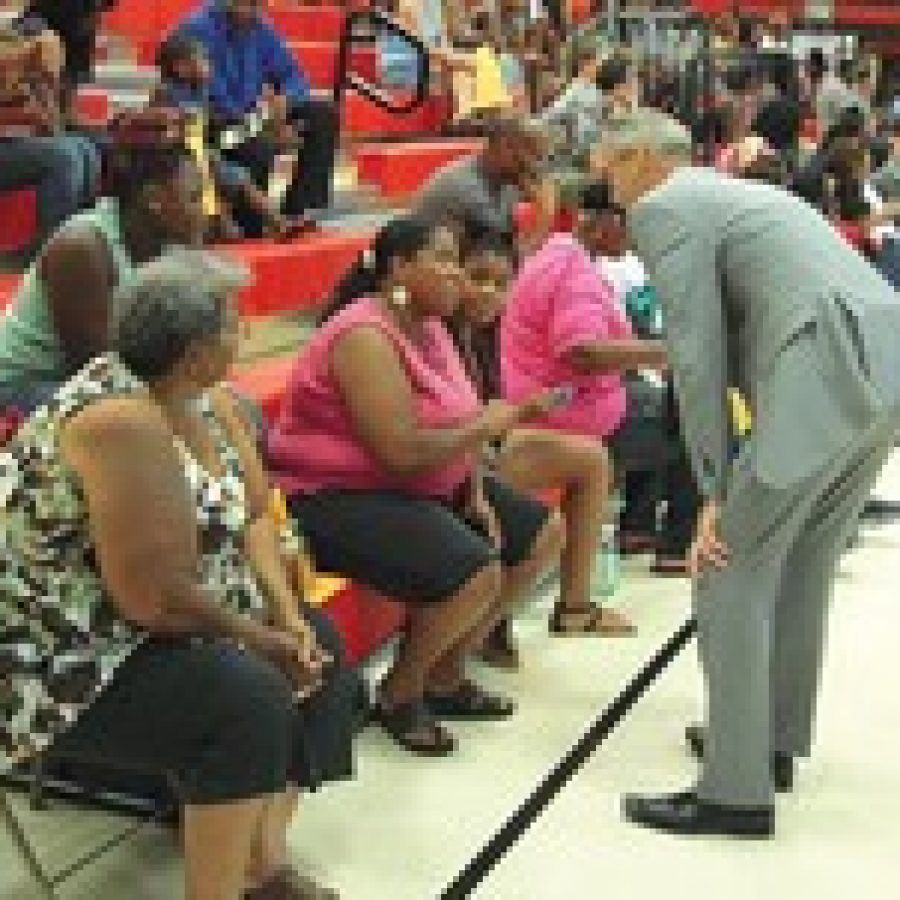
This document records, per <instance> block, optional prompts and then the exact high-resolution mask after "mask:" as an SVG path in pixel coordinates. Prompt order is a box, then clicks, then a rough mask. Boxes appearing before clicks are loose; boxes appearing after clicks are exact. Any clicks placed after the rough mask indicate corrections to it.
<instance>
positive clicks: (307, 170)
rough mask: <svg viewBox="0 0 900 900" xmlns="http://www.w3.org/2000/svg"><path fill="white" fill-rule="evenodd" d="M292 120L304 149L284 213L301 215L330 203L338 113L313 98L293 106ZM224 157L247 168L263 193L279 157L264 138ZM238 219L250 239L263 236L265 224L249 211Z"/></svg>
mask: <svg viewBox="0 0 900 900" xmlns="http://www.w3.org/2000/svg"><path fill="white" fill-rule="evenodd" d="M290 120H291V122H292V123H293V124H294V125H295V126H296V127H297V130H298V132H299V134H300V136H301V138H302V141H303V145H302V147H301V148H300V155H299V160H298V163H299V164H298V167H297V176H296V178H294V181H293V183H292V184H291V186H290V188H289V189H288V192H287V196H286V197H285V201H284V212H285V213H287V214H288V215H299V214H301V213H302V212H304V211H305V210H308V209H325V208H326V207H327V206H328V204H329V203H330V202H331V182H332V178H333V175H334V160H335V154H336V152H337V139H338V127H339V120H338V112H337V110H336V109H335V106H334V104H333V103H332V102H331V101H330V100H318V99H314V98H311V99H308V100H303V101H295V102H294V103H293V104H292V105H291V109H290ZM223 155H224V156H225V157H226V158H227V159H229V160H231V161H233V162H236V163H238V165H241V166H243V167H244V168H246V169H247V171H248V172H249V173H250V175H251V177H252V178H253V180H254V182H255V183H256V184H257V186H258V187H260V188H261V189H262V190H265V189H266V188H267V186H268V183H269V175H270V174H271V172H272V164H273V162H274V161H275V157H276V155H277V148H276V147H275V145H274V144H273V143H272V142H271V141H270V140H268V139H266V138H265V137H256V138H252V139H250V140H249V141H246V142H245V143H243V144H241V146H239V147H235V148H234V149H232V150H228V151H226V152H225V153H224V154H223ZM235 216H236V218H237V220H238V224H239V225H240V226H241V228H242V229H243V230H244V231H245V233H247V234H248V235H250V236H256V235H258V234H259V233H260V232H261V230H262V222H261V221H260V219H259V217H258V216H257V215H256V214H254V213H253V212H251V211H250V210H247V209H243V208H240V207H238V208H237V209H236V210H235Z"/></svg>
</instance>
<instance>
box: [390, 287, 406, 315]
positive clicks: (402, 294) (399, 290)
mask: <svg viewBox="0 0 900 900" xmlns="http://www.w3.org/2000/svg"><path fill="white" fill-rule="evenodd" d="M408 303H409V291H408V290H407V289H406V288H405V287H404V286H403V285H402V284H398V285H396V286H395V287H394V289H393V290H392V291H391V306H396V307H397V308H398V309H402V308H403V307H404V306H406V305H407V304H408Z"/></svg>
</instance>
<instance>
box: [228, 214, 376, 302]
mask: <svg viewBox="0 0 900 900" xmlns="http://www.w3.org/2000/svg"><path fill="white" fill-rule="evenodd" d="M372 237H373V233H372V232H371V231H332V232H322V233H320V234H314V235H309V236H304V237H301V238H298V239H297V240H294V241H289V242H278V241H267V240H259V241H245V242H242V243H240V244H229V245H227V246H226V247H224V248H223V249H224V251H225V252H226V253H229V254H231V255H233V256H236V257H238V258H239V259H241V260H243V261H244V262H245V263H246V264H247V265H248V266H249V267H250V269H251V271H252V272H253V276H254V278H253V282H252V283H251V284H250V285H248V286H247V287H246V288H245V289H244V291H243V292H242V293H241V296H240V299H239V308H240V312H241V315H243V316H265V315H274V314H277V313H286V312H299V311H301V310H304V309H309V308H311V307H313V308H314V307H316V306H318V305H319V304H320V303H322V301H323V300H324V299H325V298H326V297H327V296H328V294H329V293H330V292H331V291H332V289H333V288H334V286H335V284H336V283H337V281H338V279H339V278H340V277H341V275H343V273H344V272H345V271H346V270H347V269H348V268H349V267H350V265H351V264H352V263H353V261H354V260H355V259H356V257H357V256H358V255H359V254H360V252H361V251H362V250H364V249H365V248H366V247H368V246H369V244H370V243H371V241H372Z"/></svg>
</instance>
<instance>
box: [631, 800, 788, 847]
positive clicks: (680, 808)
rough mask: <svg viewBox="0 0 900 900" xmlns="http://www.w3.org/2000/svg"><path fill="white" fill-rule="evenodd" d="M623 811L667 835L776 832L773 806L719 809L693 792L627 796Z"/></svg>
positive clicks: (744, 835)
mask: <svg viewBox="0 0 900 900" xmlns="http://www.w3.org/2000/svg"><path fill="white" fill-rule="evenodd" d="M622 809H623V813H624V816H625V818H626V819H627V820H628V821H629V822H632V823H633V824H635V825H641V826H644V827H646V828H655V829H657V830H658V831H666V832H668V833H670V834H683V835H723V836H726V837H738V838H767V837H771V836H772V835H773V834H774V833H775V810H774V809H773V807H771V806H759V807H746V808H737V807H731V806H720V805H719V804H718V803H708V802H706V801H705V800H700V799H699V798H698V797H697V795H696V794H695V793H694V792H693V791H686V792H684V793H682V794H672V795H669V796H666V797H641V796H638V795H636V794H628V795H626V797H625V801H624V803H623V807H622Z"/></svg>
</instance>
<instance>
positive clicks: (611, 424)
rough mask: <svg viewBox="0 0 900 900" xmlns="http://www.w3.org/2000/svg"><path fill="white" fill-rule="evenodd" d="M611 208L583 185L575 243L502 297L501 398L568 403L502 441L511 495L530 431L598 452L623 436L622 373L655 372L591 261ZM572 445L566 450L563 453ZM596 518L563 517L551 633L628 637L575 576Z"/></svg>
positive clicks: (649, 350)
mask: <svg viewBox="0 0 900 900" xmlns="http://www.w3.org/2000/svg"><path fill="white" fill-rule="evenodd" d="M612 206H613V204H612V198H611V196H610V192H609V188H608V186H607V185H606V184H605V183H604V182H596V183H592V184H588V185H587V186H586V187H585V188H584V189H583V190H582V192H581V196H580V198H579V210H578V221H577V224H576V229H575V234H574V235H570V234H557V235H554V236H552V237H550V238H549V239H548V240H547V241H546V242H545V244H544V245H543V247H542V248H541V249H540V250H538V252H537V253H535V254H534V255H533V256H531V257H529V258H528V259H526V260H525V262H524V263H523V264H522V266H521V268H520V270H519V272H518V274H517V275H516V277H515V279H514V281H513V284H512V287H511V288H510V290H509V294H508V296H507V298H506V303H505V306H504V308H503V313H502V317H501V320H500V373H501V388H502V392H503V396H505V397H506V398H507V399H509V400H511V401H513V402H516V401H517V400H518V399H519V398H522V397H526V396H530V395H531V394H533V393H534V392H535V391H540V390H547V389H552V388H560V387H565V388H566V389H567V390H568V392H569V393H570V394H571V400H570V402H568V403H566V404H565V405H561V406H558V407H556V408H554V409H552V410H551V411H549V412H548V413H547V414H546V415H544V416H542V417H540V418H538V419H536V420H535V421H534V422H532V423H531V427H530V428H529V430H528V431H527V432H525V435H526V437H525V443H526V446H525V447H524V448H523V447H522V441H521V440H519V441H510V443H509V448H508V450H507V454H506V455H505V458H503V462H502V468H501V470H500V471H501V472H502V473H503V475H504V477H506V478H508V479H509V480H510V481H511V483H513V484H516V485H517V486H518V487H520V488H521V487H525V486H531V485H532V484H534V482H535V480H536V479H537V478H540V477H542V474H541V473H539V472H538V471H537V470H536V468H535V467H534V464H533V457H532V454H533V453H535V452H536V451H535V450H534V447H535V446H536V438H535V437H534V434H535V431H534V429H536V428H543V429H548V430H551V431H558V432H564V433H565V434H566V435H569V436H577V437H579V438H582V439H583V438H588V439H591V440H594V441H598V442H602V443H603V444H604V445H606V446H607V447H609V446H610V445H612V444H615V443H618V442H619V441H621V439H622V438H623V436H626V434H627V432H628V431H630V430H631V429H630V428H626V427H623V426H625V425H626V409H627V398H626V391H625V382H624V378H623V376H624V373H625V372H626V371H628V370H630V369H642V368H660V367H663V366H664V365H665V354H664V350H663V345H662V343H661V342H659V341H652V340H642V339H638V338H636V337H633V336H632V331H631V326H630V324H629V322H628V319H627V317H626V314H625V311H624V310H623V309H622V308H621V307H620V306H619V304H618V302H617V301H616V299H615V297H614V295H613V291H612V288H611V286H610V284H609V283H608V282H607V281H606V280H605V279H604V278H603V277H602V276H601V275H600V272H599V270H598V268H597V264H596V262H595V261H594V259H593V258H592V254H600V252H601V251H602V250H603V249H604V248H605V247H606V246H607V231H606V230H607V227H608V225H607V214H608V213H609V211H610V209H611V207H612ZM545 443H547V442H545ZM578 443H580V442H574V443H573V449H574V447H575V446H578ZM613 449H614V450H615V449H616V448H615V447H613ZM551 452H552V453H553V454H555V453H557V452H558V451H557V450H555V449H554V450H552V451H551ZM615 455H616V454H615V453H613V456H614V457H615ZM544 467H546V463H544ZM600 512H601V510H600V509H599V508H598V509H597V510H596V516H595V519H594V521H593V523H592V524H591V523H589V522H588V521H587V517H588V515H589V513H588V511H587V510H585V509H582V510H581V512H580V514H577V513H573V515H578V519H579V522H580V523H581V525H580V527H579V529H578V531H577V534H578V536H579V540H578V541H577V542H575V543H574V544H573V545H572V546H573V547H574V548H575V549H574V550H570V552H569V554H568V556H569V563H570V573H571V578H570V580H569V587H570V589H569V590H567V591H566V592H565V593H564V594H563V595H561V597H560V605H559V606H558V607H557V609H556V611H555V614H554V621H553V630H554V631H555V632H557V633H566V634H571V633H579V632H581V633H599V634H603V633H609V632H610V631H612V632H613V633H629V631H630V630H631V629H630V626H629V623H628V622H627V620H625V619H623V618H622V617H621V616H619V615H618V614H617V613H615V611H614V610H601V609H600V608H598V607H595V606H594V605H593V604H592V603H591V597H590V582H589V579H588V578H586V577H585V573H589V572H590V559H589V557H590V555H591V554H592V553H593V548H594V547H595V546H596V541H597V529H598V528H599V524H600V522H599V517H600ZM593 513H594V510H591V513H590V514H593Z"/></svg>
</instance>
